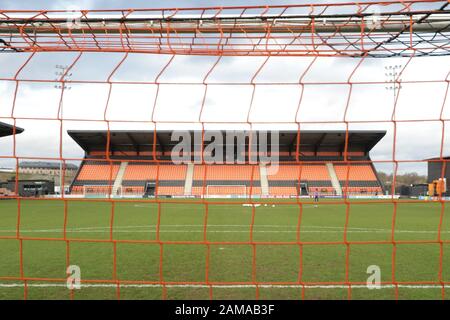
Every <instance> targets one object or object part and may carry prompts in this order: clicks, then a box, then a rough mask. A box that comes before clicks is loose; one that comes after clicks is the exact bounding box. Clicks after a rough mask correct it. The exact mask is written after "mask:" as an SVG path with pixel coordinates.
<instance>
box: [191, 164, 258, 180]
mask: <svg viewBox="0 0 450 320" xmlns="http://www.w3.org/2000/svg"><path fill="white" fill-rule="evenodd" d="M205 169H206V180H243V181H251V180H252V171H253V181H255V180H259V167H258V166H252V165H196V166H195V167H194V180H203V179H204V174H205Z"/></svg>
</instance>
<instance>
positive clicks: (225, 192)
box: [206, 184, 247, 198]
mask: <svg viewBox="0 0 450 320" xmlns="http://www.w3.org/2000/svg"><path fill="white" fill-rule="evenodd" d="M206 196H207V197H208V198H225V197H245V196H247V186H246V185H242V184H240V185H226V184H209V185H207V186H206Z"/></svg>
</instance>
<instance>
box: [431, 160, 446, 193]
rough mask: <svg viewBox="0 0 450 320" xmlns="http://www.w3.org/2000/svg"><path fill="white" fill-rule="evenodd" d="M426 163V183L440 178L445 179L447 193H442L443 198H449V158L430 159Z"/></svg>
mask: <svg viewBox="0 0 450 320" xmlns="http://www.w3.org/2000/svg"><path fill="white" fill-rule="evenodd" d="M427 161H428V181H427V182H428V183H433V181H436V180H439V179H441V178H445V179H446V184H447V192H445V193H443V194H442V195H443V196H446V197H449V196H450V168H449V167H450V156H448V157H444V158H442V159H441V158H432V159H427Z"/></svg>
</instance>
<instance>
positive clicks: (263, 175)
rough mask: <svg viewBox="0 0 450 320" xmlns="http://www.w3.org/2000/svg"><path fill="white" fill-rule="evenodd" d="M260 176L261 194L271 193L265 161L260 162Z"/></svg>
mask: <svg viewBox="0 0 450 320" xmlns="http://www.w3.org/2000/svg"><path fill="white" fill-rule="evenodd" d="M259 176H260V179H261V194H262V195H263V196H268V195H269V180H268V179H267V168H266V165H265V164H263V163H260V164H259Z"/></svg>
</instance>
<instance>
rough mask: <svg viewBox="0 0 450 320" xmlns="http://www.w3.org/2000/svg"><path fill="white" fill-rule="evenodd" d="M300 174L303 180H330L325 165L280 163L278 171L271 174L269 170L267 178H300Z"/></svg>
mask: <svg viewBox="0 0 450 320" xmlns="http://www.w3.org/2000/svg"><path fill="white" fill-rule="evenodd" d="M300 174H301V180H313V181H328V180H330V175H329V174H328V170H327V167H326V166H325V165H279V166H278V171H277V172H274V173H273V174H271V170H268V174H267V178H268V179H269V180H298V178H299V175H300Z"/></svg>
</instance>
